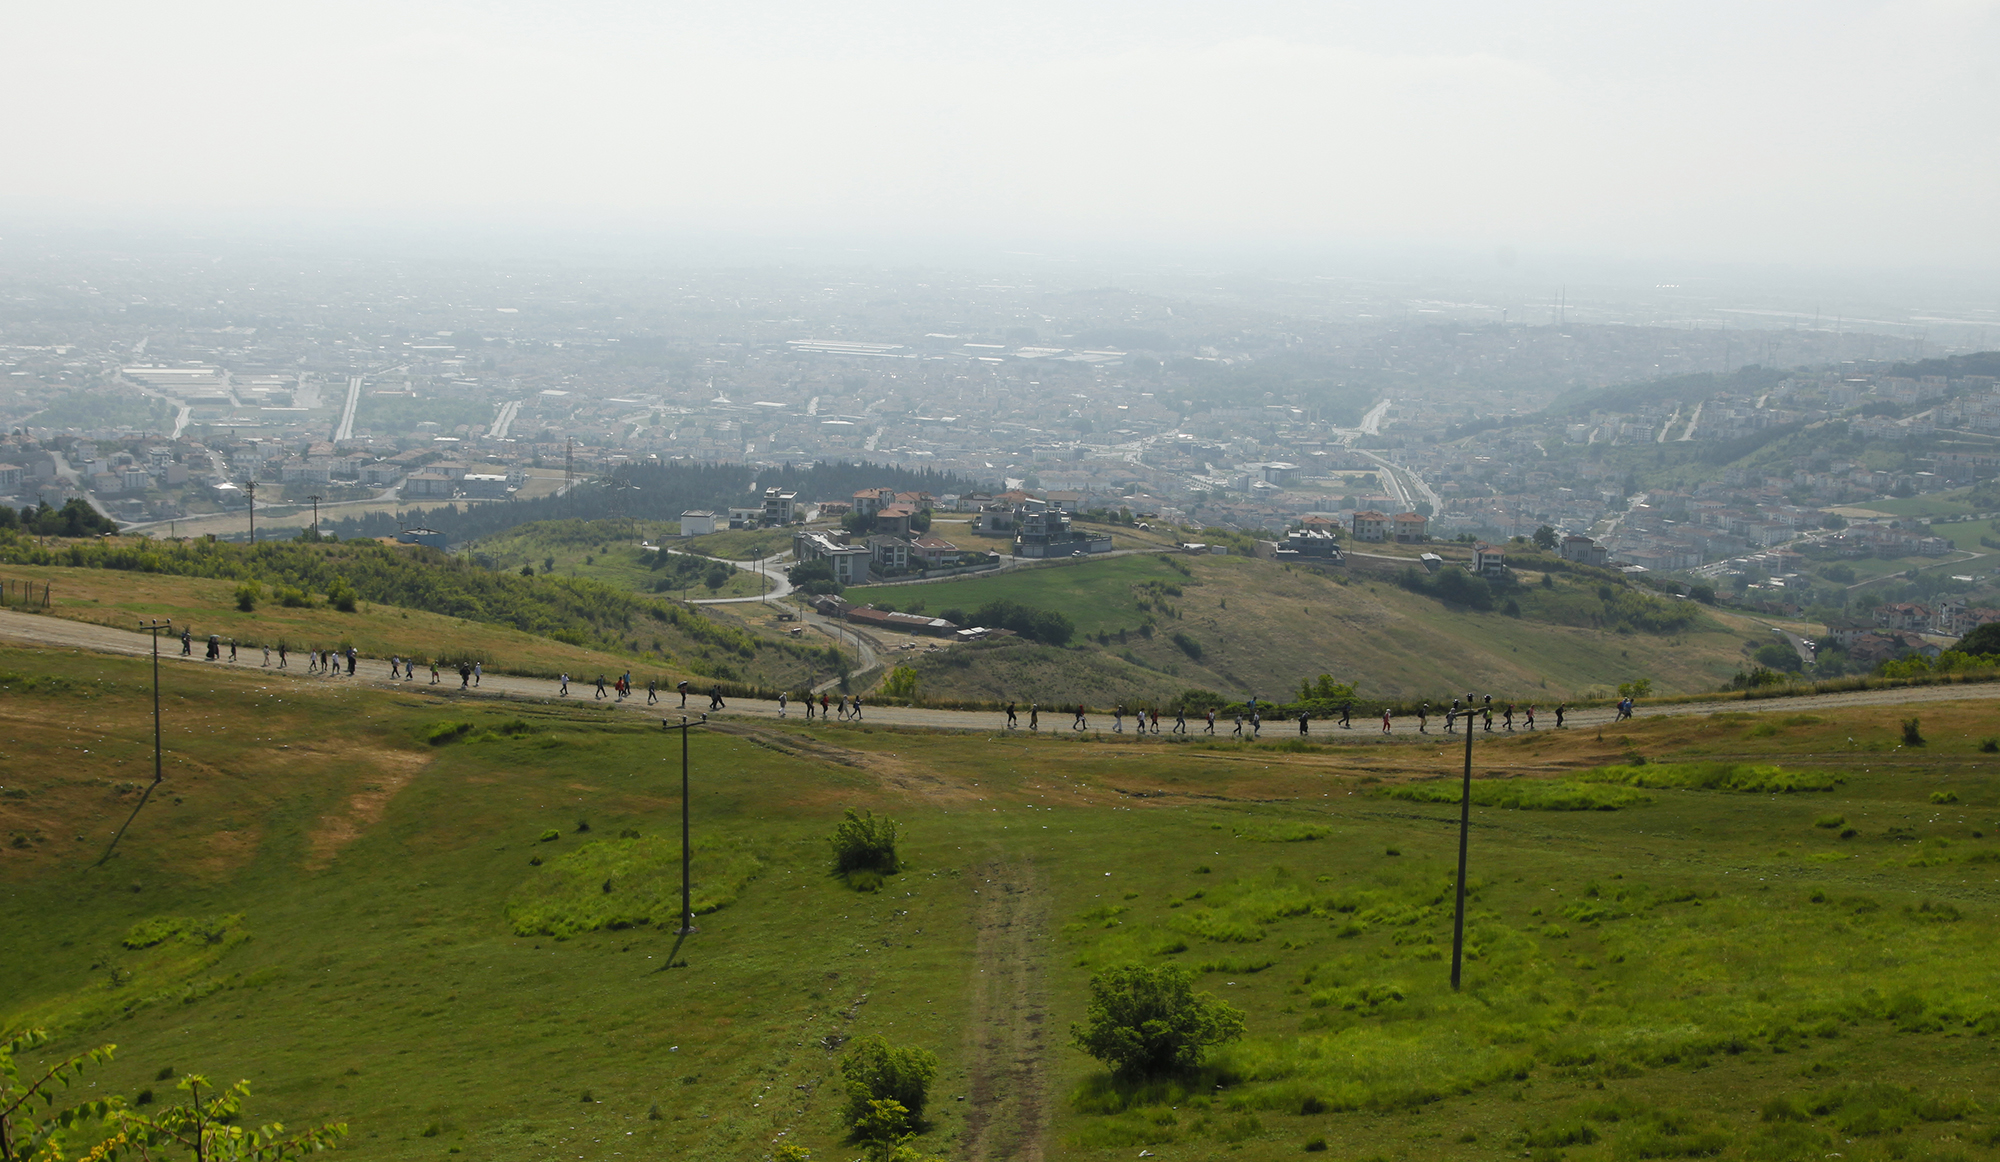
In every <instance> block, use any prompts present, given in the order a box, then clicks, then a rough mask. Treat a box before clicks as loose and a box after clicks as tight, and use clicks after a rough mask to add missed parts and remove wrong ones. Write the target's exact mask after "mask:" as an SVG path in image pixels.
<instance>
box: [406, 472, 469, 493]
mask: <svg viewBox="0 0 2000 1162" xmlns="http://www.w3.org/2000/svg"><path fill="white" fill-rule="evenodd" d="M457 491H458V481H457V480H455V479H453V478H452V477H450V476H446V475H445V474H444V473H442V472H413V473H411V474H410V477H409V479H407V480H405V481H403V495H405V496H450V495H452V494H453V493H454V492H457Z"/></svg>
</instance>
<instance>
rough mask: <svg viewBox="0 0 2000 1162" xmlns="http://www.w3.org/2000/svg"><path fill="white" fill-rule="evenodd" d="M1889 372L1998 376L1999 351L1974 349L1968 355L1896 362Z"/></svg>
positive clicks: (1893, 373) (1949, 376) (1954, 377)
mask: <svg viewBox="0 0 2000 1162" xmlns="http://www.w3.org/2000/svg"><path fill="white" fill-rule="evenodd" d="M1889 374H1891V375H1902V376H1910V377H1912V378H1915V377H1919V376H1925V375H1943V376H1946V377H1948V378H1951V379H1958V378H1960V377H1961V376H1966V375H1996V376H2000V351H1975V352H1973V353H1971V354H1970V355H1948V356H1946V357H1945V358H1943V359H1922V360H1919V361H1917V362H1915V363H1898V364H1896V366H1895V369H1894V370H1892V371H1891V372H1890V373H1889Z"/></svg>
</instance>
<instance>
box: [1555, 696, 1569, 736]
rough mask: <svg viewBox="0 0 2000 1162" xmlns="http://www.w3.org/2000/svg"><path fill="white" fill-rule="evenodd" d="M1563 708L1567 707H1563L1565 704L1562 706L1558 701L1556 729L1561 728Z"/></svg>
mask: <svg viewBox="0 0 2000 1162" xmlns="http://www.w3.org/2000/svg"><path fill="white" fill-rule="evenodd" d="M1565 709H1567V707H1565V706H1564V705H1563V704H1562V703H1560V702H1558V703H1556V729H1557V730H1561V729H1562V728H1563V711H1564V710H1565Z"/></svg>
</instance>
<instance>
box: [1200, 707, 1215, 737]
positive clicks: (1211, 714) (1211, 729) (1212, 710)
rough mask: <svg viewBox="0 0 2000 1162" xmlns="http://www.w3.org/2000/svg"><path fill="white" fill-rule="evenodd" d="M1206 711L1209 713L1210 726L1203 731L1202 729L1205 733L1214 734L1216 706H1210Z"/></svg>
mask: <svg viewBox="0 0 2000 1162" xmlns="http://www.w3.org/2000/svg"><path fill="white" fill-rule="evenodd" d="M1206 713H1207V715H1208V728H1207V729H1206V730H1203V731H1202V733H1203V734H1214V733H1215V707H1213V706H1211V707H1209V708H1208V710H1207V711H1206Z"/></svg>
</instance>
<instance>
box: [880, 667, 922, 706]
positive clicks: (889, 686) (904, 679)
mask: <svg viewBox="0 0 2000 1162" xmlns="http://www.w3.org/2000/svg"><path fill="white" fill-rule="evenodd" d="M882 693H884V694H886V695H888V696H889V697H891V698H915V697H916V696H917V671H916V668H915V667H913V666H897V667H896V668H895V669H893V670H891V671H889V676H888V677H887V678H886V679H884V680H883V682H882Z"/></svg>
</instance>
